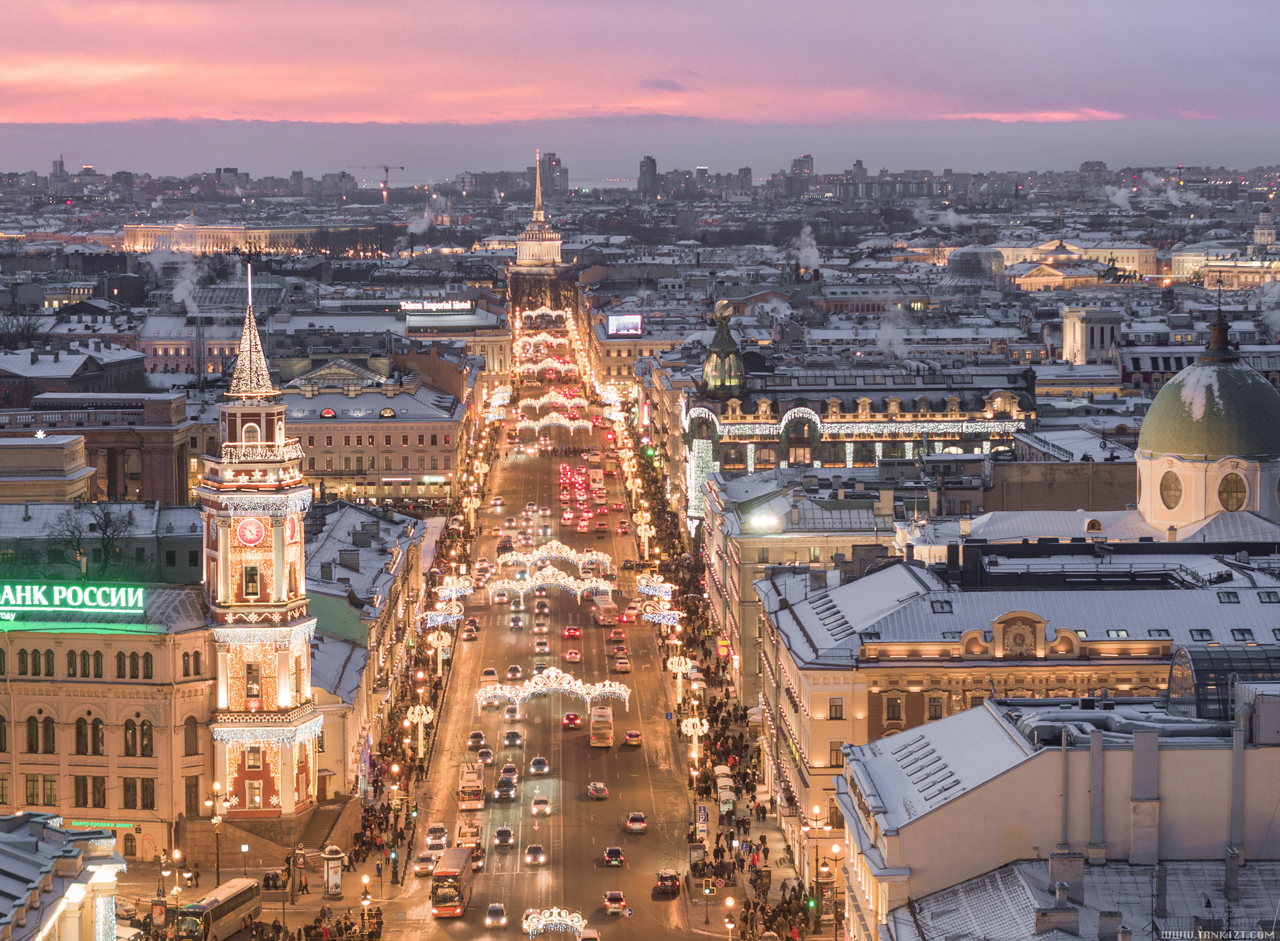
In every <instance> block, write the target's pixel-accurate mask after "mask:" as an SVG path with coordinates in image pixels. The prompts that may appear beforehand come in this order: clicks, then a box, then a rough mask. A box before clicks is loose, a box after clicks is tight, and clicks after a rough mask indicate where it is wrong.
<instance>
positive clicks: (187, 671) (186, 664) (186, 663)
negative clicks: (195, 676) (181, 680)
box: [182, 653, 191, 676]
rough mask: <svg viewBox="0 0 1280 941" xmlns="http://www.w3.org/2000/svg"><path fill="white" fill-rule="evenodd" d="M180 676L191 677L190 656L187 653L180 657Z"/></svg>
mask: <svg viewBox="0 0 1280 941" xmlns="http://www.w3.org/2000/svg"><path fill="white" fill-rule="evenodd" d="M182 675H183V676H190V675H191V654H189V653H184V654H183V655H182Z"/></svg>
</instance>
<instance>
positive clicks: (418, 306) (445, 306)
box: [400, 301, 475, 314]
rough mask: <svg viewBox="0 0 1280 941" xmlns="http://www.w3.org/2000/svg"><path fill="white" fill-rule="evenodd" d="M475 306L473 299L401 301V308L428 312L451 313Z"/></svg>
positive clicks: (471, 308) (468, 309) (467, 309)
mask: <svg viewBox="0 0 1280 941" xmlns="http://www.w3.org/2000/svg"><path fill="white" fill-rule="evenodd" d="M474 308H475V303H474V302H472V301H401V302H400V309H401V310H411V311H419V312H422V313H427V314H449V313H455V312H457V311H460V310H465V311H470V310H473V309H474Z"/></svg>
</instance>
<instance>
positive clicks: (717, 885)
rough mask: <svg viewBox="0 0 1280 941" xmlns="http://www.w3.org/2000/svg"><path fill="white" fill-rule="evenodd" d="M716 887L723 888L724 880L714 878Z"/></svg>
mask: <svg viewBox="0 0 1280 941" xmlns="http://www.w3.org/2000/svg"><path fill="white" fill-rule="evenodd" d="M716 888H717V889H723V888H724V880H723V879H717V880H716Z"/></svg>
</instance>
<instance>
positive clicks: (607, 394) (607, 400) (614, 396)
mask: <svg viewBox="0 0 1280 941" xmlns="http://www.w3.org/2000/svg"><path fill="white" fill-rule="evenodd" d="M600 401H601V402H603V403H604V404H605V405H613V406H616V407H618V408H621V407H622V394H621V393H620V392H619V391H618V387H617V386H615V385H614V384H613V383H610V384H609V385H607V386H605V387H604V388H603V389H601V390H600Z"/></svg>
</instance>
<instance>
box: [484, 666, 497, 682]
mask: <svg viewBox="0 0 1280 941" xmlns="http://www.w3.org/2000/svg"><path fill="white" fill-rule="evenodd" d="M497 678H498V671H497V669H495V668H494V667H485V668H484V669H483V670H481V671H480V679H482V680H496V679H497Z"/></svg>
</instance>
